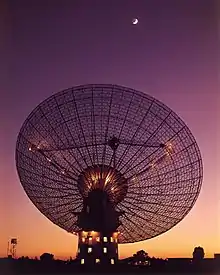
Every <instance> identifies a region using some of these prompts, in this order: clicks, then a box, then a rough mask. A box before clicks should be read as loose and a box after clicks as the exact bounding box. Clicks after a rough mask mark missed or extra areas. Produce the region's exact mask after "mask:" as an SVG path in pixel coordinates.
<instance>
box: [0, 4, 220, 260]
mask: <svg viewBox="0 0 220 275" xmlns="http://www.w3.org/2000/svg"><path fill="white" fill-rule="evenodd" d="M5 2H6V1H5ZM7 2H8V4H7V5H6V4H5V6H4V4H3V8H0V9H1V14H0V17H1V20H2V22H3V23H4V24H1V25H2V26H3V32H2V39H1V47H2V51H1V52H2V56H1V63H2V64H1V65H0V74H1V76H0V80H1V81H0V85H1V89H0V144H1V147H0V217H1V219H2V217H3V219H5V220H6V223H5V224H4V226H5V228H3V230H2V231H1V234H0V256H1V255H3V254H4V253H5V250H6V246H7V240H8V238H9V237H11V236H18V238H20V244H19V247H20V248H19V249H18V251H19V250H20V253H21V254H22V253H23V254H25V253H26V254H28V253H32V254H34V253H35V254H37V253H38V252H39V251H40V250H39V249H38V246H37V244H36V243H35V242H34V240H33V241H32V243H31V245H30V246H31V248H30V251H31V252H30V251H29V250H28V249H29V248H28V247H26V246H25V242H26V240H25V238H29V237H30V236H31V235H30V234H37V231H36V230H37V229H36V224H34V221H35V220H36V219H38V218H39V219H40V220H39V221H37V222H38V223H41V228H44V230H43V229H42V231H40V232H41V234H40V233H39V238H41V240H43V236H42V235H43V234H44V232H45V231H46V232H50V233H51V234H53V233H54V235H53V236H55V235H56V234H58V235H59V238H64V239H65V238H67V237H65V236H64V234H65V232H63V231H59V232H58V231H56V230H58V229H57V228H56V226H55V225H53V224H52V223H50V222H47V221H46V219H45V218H43V216H42V217H41V216H40V215H41V214H39V212H38V211H37V210H36V208H35V207H34V206H33V205H32V204H31V203H30V201H29V199H28V198H27V196H26V195H25V193H24V191H23V189H22V187H21V185H20V184H19V180H18V177H17V174H16V168H15V161H14V154H15V153H14V151H15V143H16V138H17V134H18V132H19V130H20V127H21V125H22V123H23V121H24V120H25V118H26V117H27V116H28V114H29V113H30V112H31V111H32V109H33V108H34V107H35V106H36V105H38V104H39V103H40V102H41V101H43V100H44V99H46V98H47V97H48V96H50V95H51V94H53V93H56V92H58V91H60V90H62V89H65V88H68V87H71V86H74V85H78V84H87V83H112V84H118V85H124V86H128V87H131V88H134V89H137V90H140V91H143V92H146V93H148V94H150V95H152V96H154V97H156V98H157V99H159V100H161V101H162V102H164V103H165V104H166V105H168V106H169V107H170V108H171V109H173V110H174V111H175V112H176V113H177V114H178V115H179V116H180V117H181V118H182V119H183V120H184V121H185V122H186V124H187V125H188V126H189V128H190V129H191V131H192V132H193V134H194V136H195V137H196V139H197V142H198V145H199V146H200V149H201V153H202V156H203V162H204V185H203V188H202V192H201V195H200V197H199V199H198V201H197V204H196V206H195V207H194V209H193V210H192V211H191V212H190V214H189V215H188V216H187V217H186V219H185V220H184V221H183V222H181V223H180V224H179V225H178V226H177V227H175V228H174V229H171V231H170V232H168V233H166V234H164V236H161V237H159V238H158V240H161V243H166V242H168V239H169V240H173V242H178V241H179V242H180V240H181V239H183V238H184V236H183V232H186V231H188V232H191V233H192V237H191V238H189V240H188V241H187V242H188V243H187V244H188V246H186V247H185V248H184V249H185V250H184V249H182V250H183V253H185V254H184V255H186V254H187V253H189V254H190V255H191V250H192V249H193V246H194V245H203V246H204V248H205V249H206V251H207V253H213V252H214V250H220V233H219V232H220V222H219V214H218V213H219V210H220V206H219V201H220V192H219V187H218V186H219V181H220V176H219V173H218V171H217V169H219V164H220V163H219V162H220V146H219V142H218V138H219V137H220V136H219V132H220V125H219V123H218V119H219V118H220V112H219V105H220V104H219V103H220V102H219V100H220V98H219V97H220V96H219V94H220V92H219V90H218V88H219V83H218V59H217V57H218V47H219V46H218V29H217V27H218V24H217V23H218V22H217V19H218V14H217V10H218V8H217V4H216V3H217V1H212V0H206V1H205V0H178V1H177V0H173V1H172V0H166V1H164V0H133V1H130V0H110V1H108V0H96V1H95V0H77V1H75V0H60V1H57V0H51V1H49V0H38V1H37V0H31V1H30V0H19V1H18V0H9V1H7ZM134 17H137V18H138V19H139V23H138V24H137V25H135V26H134V25H132V18H134ZM217 214H218V215H217ZM24 217H25V223H24ZM21 223H22V224H23V225H22V226H23V227H22V226H21ZM26 227H29V228H30V230H31V233H30V234H29V235H30V236H29V235H28V234H26V235H24V234H23V233H22V232H24V231H25V230H26V229H25V228H26ZM55 231H56V233H55ZM25 232H26V231H25ZM199 232H200V233H199ZM48 234H49V233H48ZM172 234H173V235H172ZM189 234H190V233H189ZM58 235H56V236H58ZM53 236H52V237H51V238H53ZM210 236H211V237H212V238H211V239H210ZM44 237H45V236H44ZM195 237H197V238H198V239H196V241H197V242H196V241H195ZM71 238H72V237H71V236H68V242H71V241H70V240H71ZM166 238H167V239H166ZM175 238H176V239H175ZM217 239H218V240H219V243H218V241H217ZM158 240H151V241H149V242H144V243H142V244H141V245H142V247H143V248H145V249H146V250H150V249H151V247H152V249H151V250H150V251H152V253H154V254H155V255H164V254H165V251H162V250H161V248H160V246H161V243H160V242H158ZM54 241H55V237H54V240H52V241H51V240H48V243H45V249H46V250H51V252H53V251H55V252H54V253H56V254H57V255H59V253H60V255H61V256H62V255H65V247H61V248H59V247H56V248H54V246H53V244H52V243H53V242H54ZM66 241H67V240H66ZM156 242H157V244H156ZM217 243H218V244H217ZM177 244H178V243H177ZM179 244H181V243H179ZM71 245H72V244H71ZM141 245H140V244H138V245H133V246H129V251H130V252H129V253H132V252H135V250H136V249H139V248H141ZM155 246H156V249H154V248H153V247H155ZM124 247H125V248H122V249H121V251H122V252H121V253H122V255H125V254H126V252H125V251H128V246H124ZM191 247H192V248H191ZM148 248H149V249H148ZM74 249H75V248H74ZM126 249H127V250H126ZM167 249H168V250H167V251H168V252H167V254H170V255H171V254H172V253H173V254H175V253H176V254H178V253H179V252H178V251H177V250H175V245H174V244H173V245H170V248H167ZM169 249H170V250H169ZM178 249H179V248H178ZM190 249H191V250H190ZM175 251H176V252H175ZM42 252H44V251H42ZM39 253H40V252H39ZM173 254H172V255H173ZM126 255H128V253H127V254H126ZM178 255H179V254H178Z"/></svg>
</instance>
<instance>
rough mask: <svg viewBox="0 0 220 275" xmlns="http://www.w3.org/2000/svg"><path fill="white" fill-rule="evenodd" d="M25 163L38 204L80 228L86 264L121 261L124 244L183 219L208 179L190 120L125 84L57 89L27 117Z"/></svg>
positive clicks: (22, 170)
mask: <svg viewBox="0 0 220 275" xmlns="http://www.w3.org/2000/svg"><path fill="white" fill-rule="evenodd" d="M16 166H17V170H18V175H19V178H20V181H21V184H22V186H23V188H24V190H25V192H26V193H27V195H28V197H29V198H30V200H31V201H32V202H33V203H34V205H35V206H36V207H37V208H38V209H39V210H40V211H41V212H42V213H43V214H44V215H45V216H46V217H47V218H48V219H50V220H51V221H52V222H53V223H54V224H56V225H58V226H60V227H61V228H63V229H64V230H66V231H68V232H71V233H74V234H77V235H78V237H79V241H78V253H77V257H78V259H79V261H80V262H81V264H92V263H94V264H96V263H103V264H114V263H116V262H117V260H118V243H131V242H138V241H143V240H146V239H150V238H153V237H155V236H158V235H160V234H162V233H164V232H166V231H167V230H169V229H171V228H172V227H173V226H174V225H176V224H177V223H179V222H180V221H181V220H182V219H183V218H184V217H185V216H186V215H187V213H188V212H189V211H190V209H191V208H192V207H193V205H194V203H195V201H196V199H197V197H198V195H199V192H200V189H201V183H202V161H201V155H200V151H199V148H198V145H197V143H196V140H195V138H194V137H193V135H192V133H191V132H190V130H189V128H188V127H187V126H186V124H185V123H184V122H183V121H182V120H181V119H180V118H179V117H178V116H177V115H176V114H175V113H174V112H173V111H172V110H171V109H170V108H168V107H167V106H165V105H164V104H162V103H161V102H159V101H158V100H156V99H155V98H153V97H151V96H149V95H147V94H144V93H142V92H138V91H135V90H133V89H129V88H126V87H122V86H117V85H102V84H101V85H82V86H77V87H73V88H69V89H67V90H64V91H62V92H59V93H57V94H54V95H52V96H51V97H49V98H48V99H46V100H45V101H43V102H42V103H40V104H39V105H38V106H37V107H36V108H35V109H34V110H33V111H32V113H31V114H30V115H29V116H28V118H27V119H26V121H25V122H24V124H23V126H22V128H21V130H20V133H19V135H18V139H17V145H16Z"/></svg>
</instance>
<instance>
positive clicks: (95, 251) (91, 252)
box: [77, 231, 119, 265]
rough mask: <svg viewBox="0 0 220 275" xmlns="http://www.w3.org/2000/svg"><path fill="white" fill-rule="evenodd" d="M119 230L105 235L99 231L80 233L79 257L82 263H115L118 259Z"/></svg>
mask: <svg viewBox="0 0 220 275" xmlns="http://www.w3.org/2000/svg"><path fill="white" fill-rule="evenodd" d="M118 234H119V233H118V232H114V233H113V234H111V235H110V234H108V235H103V234H101V233H100V232H97V231H81V232H79V233H78V237H79V242H78V252H77V259H78V260H79V262H80V264H81V265H100V264H101V265H114V264H116V263H117V261H118Z"/></svg>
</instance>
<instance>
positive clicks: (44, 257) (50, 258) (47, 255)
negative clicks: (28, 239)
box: [40, 253, 54, 262]
mask: <svg viewBox="0 0 220 275" xmlns="http://www.w3.org/2000/svg"><path fill="white" fill-rule="evenodd" d="M40 260H41V261H45V262H49V261H53V260H54V255H53V254H50V253H43V254H42V255H41V256H40Z"/></svg>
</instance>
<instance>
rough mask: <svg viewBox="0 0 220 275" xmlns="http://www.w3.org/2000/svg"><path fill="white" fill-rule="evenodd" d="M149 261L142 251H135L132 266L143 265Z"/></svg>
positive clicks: (145, 253) (146, 254)
mask: <svg viewBox="0 0 220 275" xmlns="http://www.w3.org/2000/svg"><path fill="white" fill-rule="evenodd" d="M148 260H149V256H148V253H147V252H145V251H144V250H139V251H137V253H136V254H134V255H133V263H134V264H141V265H143V264H145V263H146V262H147V261H148Z"/></svg>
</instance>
